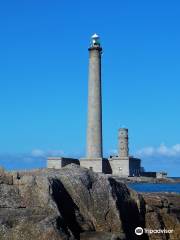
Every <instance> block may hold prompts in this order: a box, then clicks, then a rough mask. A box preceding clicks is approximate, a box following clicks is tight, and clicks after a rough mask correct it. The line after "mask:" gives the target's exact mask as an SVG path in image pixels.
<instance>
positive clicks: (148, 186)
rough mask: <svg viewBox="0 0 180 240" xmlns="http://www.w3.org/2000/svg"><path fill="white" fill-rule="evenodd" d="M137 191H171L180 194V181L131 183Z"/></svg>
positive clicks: (131, 186)
mask: <svg viewBox="0 0 180 240" xmlns="http://www.w3.org/2000/svg"><path fill="white" fill-rule="evenodd" d="M128 186H129V187H130V188H132V189H134V190H135V191H137V192H169V193H172V192H173V193H179V194H180V183H129V184H128Z"/></svg>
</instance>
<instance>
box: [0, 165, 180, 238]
mask: <svg viewBox="0 0 180 240" xmlns="http://www.w3.org/2000/svg"><path fill="white" fill-rule="evenodd" d="M0 180H1V181H0V239H2V240H19V239H21V240H32V239H33V240H40V239H41V240H75V239H76V240H78V239H82V240H97V239H98V240H101V239H102V240H118V239H119V240H123V239H124V240H125V239H126V240H131V239H132V240H136V239H145V240H146V239H178V238H175V237H178V235H177V234H178V226H179V206H178V202H179V201H178V200H179V196H178V195H177V196H175V195H168V196H165V195H158V196H156V195H152V194H150V195H148V194H143V195H140V194H138V193H136V192H135V191H133V190H131V189H129V188H128V187H127V186H126V185H125V184H124V183H122V182H120V181H117V180H116V179H114V178H113V177H111V176H107V175H104V174H97V173H93V172H92V171H89V170H87V169H84V168H81V167H79V166H77V165H68V166H66V167H64V168H62V169H61V170H51V169H44V170H40V171H31V172H19V173H17V172H13V173H6V172H4V171H2V172H0ZM173 196H174V197H173ZM139 226H141V227H142V228H152V229H154V227H157V226H158V227H160V228H162V227H164V228H165V227H166V228H169V227H171V228H173V229H175V232H176V233H175V234H174V235H170V234H169V235H167V234H165V235H162V234H161V235H158V237H160V238H153V237H157V234H156V235H155V236H154V235H153V234H143V235H142V236H137V235H136V234H135V232H134V230H135V228H136V227H139ZM171 236H173V237H174V238H172V237H171Z"/></svg>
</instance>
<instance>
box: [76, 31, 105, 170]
mask: <svg viewBox="0 0 180 240" xmlns="http://www.w3.org/2000/svg"><path fill="white" fill-rule="evenodd" d="M88 50H89V80H88V116H87V146H86V151H87V152H86V158H83V159H81V161H80V164H81V166H84V167H87V168H90V169H92V170H93V171H95V172H102V158H103V147H102V94H101V53H102V48H101V45H100V41H99V36H98V35H97V34H94V35H93V36H92V37H91V45H90V47H89V49H88Z"/></svg>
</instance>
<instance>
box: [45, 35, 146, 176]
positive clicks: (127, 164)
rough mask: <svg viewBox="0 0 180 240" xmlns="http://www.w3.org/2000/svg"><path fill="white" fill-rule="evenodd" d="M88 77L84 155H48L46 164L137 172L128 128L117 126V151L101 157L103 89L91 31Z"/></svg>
mask: <svg viewBox="0 0 180 240" xmlns="http://www.w3.org/2000/svg"><path fill="white" fill-rule="evenodd" d="M88 50H89V77H88V117H87V139H86V141H87V142H86V156H85V157H83V158H81V159H74V158H64V157H49V158H48V160H47V167H48V168H56V169H59V168H62V167H64V166H66V165H68V164H71V163H75V164H78V165H80V166H82V167H85V168H88V169H91V170H92V171H94V172H100V173H106V174H113V175H117V176H122V177H128V176H140V172H141V169H142V168H141V160H140V159H138V158H134V157H132V156H129V137H128V129H127V128H120V129H119V132H118V155H117V156H110V157H109V158H104V157H103V133H102V93H101V91H102V89H101V54H102V47H101V44H100V40H99V36H98V35H97V34H94V35H93V36H92V39H91V45H90V47H89V49H88Z"/></svg>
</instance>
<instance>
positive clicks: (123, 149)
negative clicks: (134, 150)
mask: <svg viewBox="0 0 180 240" xmlns="http://www.w3.org/2000/svg"><path fill="white" fill-rule="evenodd" d="M118 139H119V146H118V149H119V151H118V153H119V157H122V158H124V157H125V158H126V157H129V146H128V129H127V128H120V129H119V136H118Z"/></svg>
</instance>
